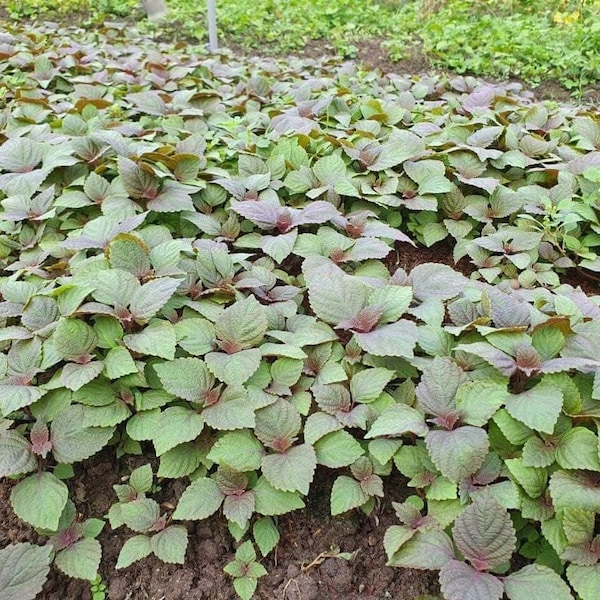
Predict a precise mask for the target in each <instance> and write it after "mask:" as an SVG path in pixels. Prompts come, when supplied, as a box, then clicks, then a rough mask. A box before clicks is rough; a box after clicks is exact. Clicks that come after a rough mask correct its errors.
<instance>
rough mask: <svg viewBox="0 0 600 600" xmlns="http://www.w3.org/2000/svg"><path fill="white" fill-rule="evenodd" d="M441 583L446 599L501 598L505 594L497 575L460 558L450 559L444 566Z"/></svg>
mask: <svg viewBox="0 0 600 600" xmlns="http://www.w3.org/2000/svg"><path fill="white" fill-rule="evenodd" d="M440 585H441V586H442V593H443V594H444V598H446V600H484V598H485V600H500V598H502V596H503V594H504V586H503V585H502V583H501V582H500V580H499V579H498V578H497V577H494V576H493V575H490V574H489V573H481V572H480V571H476V570H475V569H474V568H473V567H470V566H469V565H467V564H465V563H463V562H459V561H458V560H450V561H448V562H447V563H446V564H445V565H444V566H443V567H442V569H441V571H440Z"/></svg>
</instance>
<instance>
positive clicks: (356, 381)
mask: <svg viewBox="0 0 600 600" xmlns="http://www.w3.org/2000/svg"><path fill="white" fill-rule="evenodd" d="M394 377H395V372H394V371H390V370H389V369H383V368H381V367H377V368H374V369H365V370H364V371H359V372H358V373H356V374H355V375H354V376H353V377H352V379H351V380H350V394H351V396H352V400H354V402H370V401H372V400H376V399H377V398H378V397H379V396H380V394H381V392H383V390H384V388H385V386H386V385H387V384H388V383H389V382H390V381H391V380H392V379H394Z"/></svg>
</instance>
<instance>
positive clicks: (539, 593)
mask: <svg viewBox="0 0 600 600" xmlns="http://www.w3.org/2000/svg"><path fill="white" fill-rule="evenodd" d="M571 566H575V565H571ZM569 568H570V567H568V568H567V575H568V574H569V571H568V569H569ZM590 574H591V573H590ZM569 581H570V577H569ZM571 583H572V582H571ZM573 587H575V589H576V590H577V586H573ZM595 587H596V588H597V584H596V586H595ZM504 592H505V593H506V595H507V596H508V597H509V599H510V600H546V599H547V598H553V599H556V600H573V595H572V594H571V591H570V590H569V586H568V585H567V584H566V583H565V582H564V581H563V579H562V578H561V577H560V575H559V574H558V573H556V571H554V570H553V569H551V568H550V567H548V566H545V565H540V564H533V565H527V566H526V567H523V568H522V569H520V570H519V571H516V572H515V573H510V574H509V575H508V576H507V577H506V578H505V579H504ZM578 593H579V594H580V595H581V596H582V600H587V598H588V596H585V595H582V594H581V592H579V591H578ZM589 598H590V599H591V596H589Z"/></svg>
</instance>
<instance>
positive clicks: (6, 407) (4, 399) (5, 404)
mask: <svg viewBox="0 0 600 600" xmlns="http://www.w3.org/2000/svg"><path fill="white" fill-rule="evenodd" d="M43 395H44V392H43V391H42V390H41V389H40V388H37V387H33V386H29V385H10V384H1V383H0V415H2V416H4V417H7V416H8V415H10V413H12V412H14V411H16V410H19V409H20V408H23V407H25V406H30V405H31V404H33V403H34V402H36V401H37V400H39V399H40V398H41V397H42V396H43Z"/></svg>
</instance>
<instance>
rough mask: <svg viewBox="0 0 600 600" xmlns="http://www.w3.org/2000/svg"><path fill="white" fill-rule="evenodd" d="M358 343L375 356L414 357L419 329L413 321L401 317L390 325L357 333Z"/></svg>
mask: <svg viewBox="0 0 600 600" xmlns="http://www.w3.org/2000/svg"><path fill="white" fill-rule="evenodd" d="M354 335H355V337H356V340H357V342H358V345H359V346H360V347H361V348H362V349H363V350H364V351H365V352H368V353H369V354H373V355H374V356H400V357H403V358H412V357H413V350H414V347H415V345H416V343H417V337H418V330H417V326H416V325H415V324H414V323H413V322H412V321H406V320H403V319H401V320H400V321H398V322H396V323H391V324H390V325H382V326H379V327H376V328H375V329H374V330H373V331H370V332H369V333H355V334H354Z"/></svg>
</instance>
